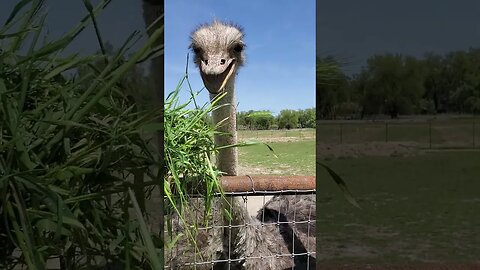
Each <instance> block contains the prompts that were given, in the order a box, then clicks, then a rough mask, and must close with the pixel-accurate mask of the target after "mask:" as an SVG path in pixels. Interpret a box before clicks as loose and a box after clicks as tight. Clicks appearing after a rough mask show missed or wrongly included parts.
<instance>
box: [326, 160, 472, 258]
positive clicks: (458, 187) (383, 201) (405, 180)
mask: <svg viewBox="0 0 480 270" xmlns="http://www.w3.org/2000/svg"><path fill="white" fill-rule="evenodd" d="M326 163H327V164H328V165H330V166H331V167H332V168H333V169H334V170H335V171H336V172H338V173H339V174H340V175H341V176H342V177H343V178H344V180H345V181H346V182H347V184H348V186H349V188H350V190H351V191H352V193H353V194H354V197H356V199H357V200H358V202H359V203H360V205H361V206H362V208H363V209H361V210H359V209H356V208H354V207H353V206H351V205H350V204H348V203H347V202H346V201H345V199H344V198H343V195H342V194H341V193H340V191H339V189H338V187H337V186H336V185H335V184H334V183H333V181H332V180H331V179H330V178H329V176H328V175H327V174H326V173H325V171H323V170H321V169H319V171H318V174H317V178H318V181H319V183H320V188H319V189H318V191H317V198H318V202H319V204H318V207H319V208H318V213H319V214H318V216H319V220H318V221H317V222H318V225H317V226H318V231H317V232H319V233H320V234H321V236H320V238H319V240H320V247H319V249H318V250H317V254H318V255H317V258H320V259H321V260H322V261H323V262H362V263H381V262H384V263H392V262H408V261H448V262H466V261H470V262H472V261H476V262H478V261H479V260H480V259H479V257H478V254H480V244H479V243H480V152H479V151H476V152H473V151H463V152H459V151H441V152H431V153H426V154H423V155H419V156H414V157H396V158H395V157H364V158H357V159H350V158H347V159H342V160H331V161H326Z"/></svg>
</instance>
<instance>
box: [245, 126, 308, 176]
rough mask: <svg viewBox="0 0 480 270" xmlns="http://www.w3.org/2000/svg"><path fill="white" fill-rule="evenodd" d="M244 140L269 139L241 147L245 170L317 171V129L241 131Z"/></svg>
mask: <svg viewBox="0 0 480 270" xmlns="http://www.w3.org/2000/svg"><path fill="white" fill-rule="evenodd" d="M238 137H239V140H240V141H258V142H265V143H267V144H268V145H269V146H270V147H272V148H273V150H274V153H275V155H276V156H277V157H275V156H274V154H273V153H272V152H271V151H270V150H269V149H268V147H267V146H265V145H263V144H260V145H254V146H248V147H242V148H240V149H239V163H240V168H241V173H243V174H277V175H314V174H315V130H314V129H301V130H300V129H296V130H260V131H248V130H243V131H239V135H238Z"/></svg>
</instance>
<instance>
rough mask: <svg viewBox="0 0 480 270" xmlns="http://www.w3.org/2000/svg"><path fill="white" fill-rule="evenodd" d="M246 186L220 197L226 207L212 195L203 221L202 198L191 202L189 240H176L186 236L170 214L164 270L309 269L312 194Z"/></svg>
mask: <svg viewBox="0 0 480 270" xmlns="http://www.w3.org/2000/svg"><path fill="white" fill-rule="evenodd" d="M249 188H250V187H248V188H245V191H244V192H228V193H225V197H226V198H227V201H228V203H225V201H223V202H222V199H221V198H220V197H216V199H215V201H214V205H213V210H212V213H211V216H210V218H209V219H208V222H206V221H205V219H204V215H203V211H204V210H205V209H204V207H203V206H202V203H204V201H203V199H202V198H191V201H190V202H189V206H190V210H191V211H190V212H192V215H190V216H189V217H193V216H195V220H187V219H189V217H187V218H185V219H186V220H187V223H190V222H191V223H195V224H196V225H197V228H196V231H195V232H194V234H193V235H192V237H193V238H195V242H194V243H193V242H192V241H185V239H180V238H181V237H180V236H179V234H178V233H180V234H183V235H184V236H185V235H186V234H188V233H187V232H185V228H184V226H182V225H181V221H180V218H179V217H178V216H175V215H174V216H173V217H172V218H171V219H170V223H169V224H170V225H171V227H170V228H172V232H173V233H170V232H169V231H168V226H167V227H166V231H165V235H166V236H168V235H170V236H169V237H167V242H168V241H169V240H170V241H175V240H176V241H177V242H176V243H173V244H172V246H171V247H170V248H167V249H166V250H165V258H166V260H165V269H214V270H217V269H306V270H307V269H312V270H313V269H315V257H316V251H315V246H316V244H315V239H316V237H315V227H316V221H315V218H316V213H315V209H316V207H315V201H316V200H315V194H316V190H315V189H309V190H278V191H273V192H272V191H263V190H255V191H252V190H250V189H249ZM284 194H289V195H284ZM224 210H228V211H227V214H226V213H225V211H224ZM228 215H231V218H230V217H228ZM192 221H194V222H192Z"/></svg>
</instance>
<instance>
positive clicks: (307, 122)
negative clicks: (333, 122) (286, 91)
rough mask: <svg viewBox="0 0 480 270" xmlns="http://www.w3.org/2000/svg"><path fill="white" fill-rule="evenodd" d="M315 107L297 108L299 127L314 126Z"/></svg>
mask: <svg viewBox="0 0 480 270" xmlns="http://www.w3.org/2000/svg"><path fill="white" fill-rule="evenodd" d="M315 113H316V111H315V108H310V109H305V110H299V111H298V121H299V124H300V127H301V128H315V123H316V121H315V119H316V117H315Z"/></svg>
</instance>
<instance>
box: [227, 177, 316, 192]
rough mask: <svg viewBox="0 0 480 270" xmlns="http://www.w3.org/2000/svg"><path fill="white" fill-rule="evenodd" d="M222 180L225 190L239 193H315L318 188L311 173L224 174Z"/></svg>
mask: <svg viewBox="0 0 480 270" xmlns="http://www.w3.org/2000/svg"><path fill="white" fill-rule="evenodd" d="M220 181H221V182H220V183H221V185H222V188H223V191H224V192H226V193H235V194H239V195H245V194H248V195H254V194H261V195H264V194H268V193H272V194H275V193H281V194H286V193H315V190H316V183H315V176H311V175H308V176H297V175H294V176H292V175H288V176H285V175H242V176H223V177H222V178H221V179H220ZM232 195H233V194H232Z"/></svg>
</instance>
